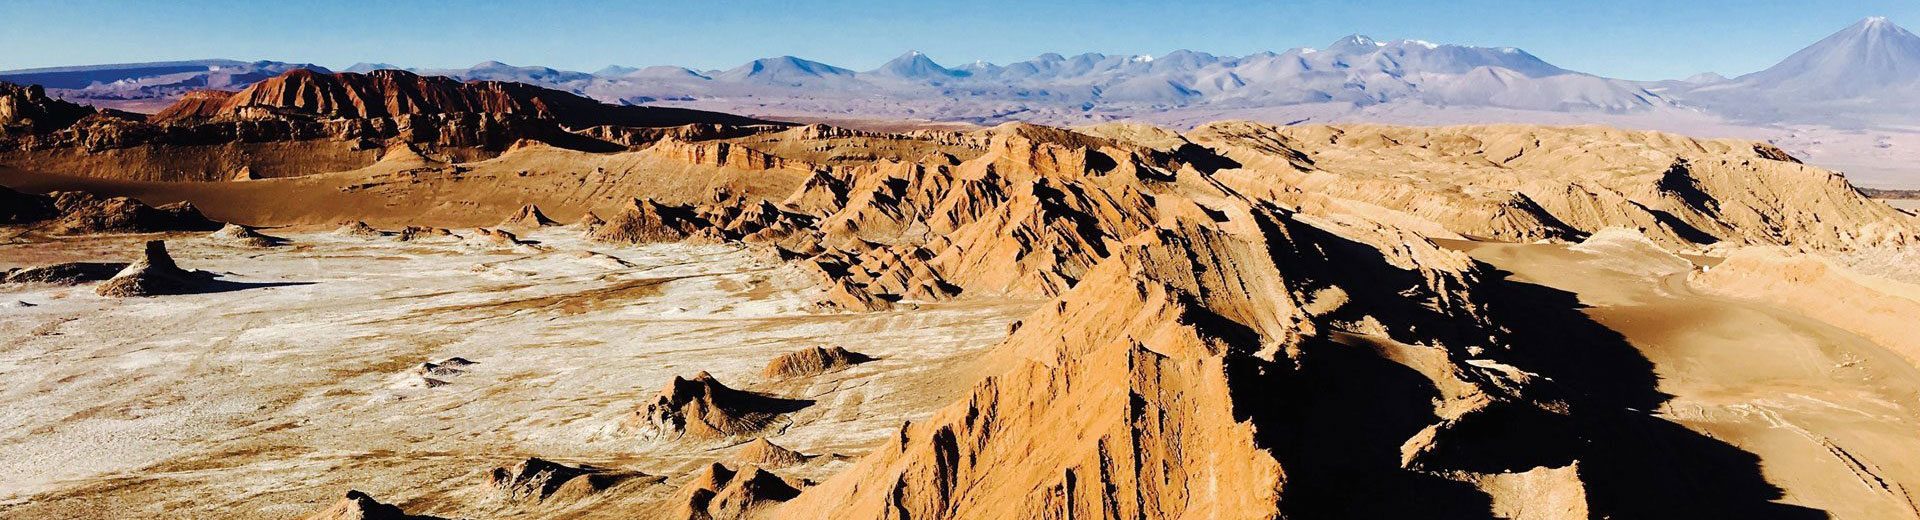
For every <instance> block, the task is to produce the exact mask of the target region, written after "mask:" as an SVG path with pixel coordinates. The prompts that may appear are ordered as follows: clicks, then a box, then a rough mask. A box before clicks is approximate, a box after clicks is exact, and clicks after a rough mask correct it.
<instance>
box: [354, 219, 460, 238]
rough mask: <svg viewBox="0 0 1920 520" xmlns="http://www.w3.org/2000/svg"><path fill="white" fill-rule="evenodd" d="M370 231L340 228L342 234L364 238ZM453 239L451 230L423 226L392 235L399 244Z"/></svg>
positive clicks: (375, 232)
mask: <svg viewBox="0 0 1920 520" xmlns="http://www.w3.org/2000/svg"><path fill="white" fill-rule="evenodd" d="M359 224H364V223H359ZM371 229H372V228H366V229H359V228H352V229H348V228H342V230H343V233H342V234H349V235H361V236H366V233H367V232H368V231H369V230H371ZM372 234H373V235H379V234H380V232H379V231H372ZM453 237H454V235H453V230H450V229H447V228H436V227H424V226H407V227H404V228H401V229H400V233H399V234H397V235H394V239H396V240H399V241H401V242H412V241H415V240H421V239H426V238H453Z"/></svg>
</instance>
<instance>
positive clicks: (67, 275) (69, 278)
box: [0, 262, 127, 285]
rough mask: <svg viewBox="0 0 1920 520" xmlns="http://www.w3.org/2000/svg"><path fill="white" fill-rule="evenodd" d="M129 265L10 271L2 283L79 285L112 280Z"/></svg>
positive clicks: (82, 264) (70, 265) (0, 278)
mask: <svg viewBox="0 0 1920 520" xmlns="http://www.w3.org/2000/svg"><path fill="white" fill-rule="evenodd" d="M126 267H127V264H116V263H105V262H67V263H59V264H51V265H43V266H36V267H24V268H18V269H8V270H7V272H6V275H5V276H0V281H4V282H6V283H48V284H55V285H79V284H83V283H87V282H98V281H101V280H106V279H108V278H112V277H113V275H114V274H115V273H119V272H120V270H122V269H126Z"/></svg>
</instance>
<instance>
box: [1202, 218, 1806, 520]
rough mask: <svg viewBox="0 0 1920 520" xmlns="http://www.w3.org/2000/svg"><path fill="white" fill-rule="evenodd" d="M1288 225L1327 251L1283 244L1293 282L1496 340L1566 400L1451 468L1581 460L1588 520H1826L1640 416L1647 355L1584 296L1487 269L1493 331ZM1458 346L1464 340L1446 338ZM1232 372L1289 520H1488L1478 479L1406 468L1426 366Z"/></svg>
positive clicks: (1338, 358) (1412, 278)
mask: <svg viewBox="0 0 1920 520" xmlns="http://www.w3.org/2000/svg"><path fill="white" fill-rule="evenodd" d="M1269 225H1285V224H1269ZM1285 226H1286V227H1287V229H1286V232H1287V233H1288V234H1290V235H1292V236H1293V237H1294V238H1295V240H1296V241H1298V242H1301V243H1311V244H1312V245H1314V246H1317V250H1319V251H1322V252H1323V254H1324V257H1323V258H1301V255H1297V254H1295V255H1289V254H1288V253H1286V252H1282V251H1278V250H1276V254H1275V260H1276V261H1279V262H1281V269H1282V270H1283V272H1286V273H1287V274H1288V276H1289V277H1295V278H1302V277H1306V278H1311V279H1317V280H1323V281H1328V282H1333V283H1335V284H1339V285H1341V286H1342V287H1344V288H1346V289H1347V290H1348V292H1349V293H1350V294H1351V295H1352V297H1353V301H1354V302H1355V303H1356V304H1358V305H1351V307H1356V308H1359V309H1362V310H1365V311H1367V312H1370V313H1373V314H1372V315H1373V316H1374V317H1376V318H1378V319H1379V320H1380V321H1381V322H1383V323H1386V324H1388V325H1387V327H1388V329H1389V330H1393V331H1395V332H1394V336H1396V337H1402V334H1403V333H1405V334H1409V335H1408V336H1405V337H1417V338H1436V339H1439V340H1441V341H1442V342H1444V343H1445V344H1448V345H1453V346H1455V347H1456V348H1458V347H1461V346H1465V345H1473V344H1485V342H1486V339H1485V338H1486V337H1487V336H1488V335H1492V336H1495V337H1497V338H1499V339H1500V341H1501V342H1502V343H1505V344H1507V345H1511V346H1512V347H1513V348H1512V352H1511V353H1509V354H1506V355H1501V354H1498V353H1494V354H1489V357H1495V358H1496V359H1497V360H1498V361H1500V362H1503V363H1507V364H1511V365H1514V366H1517V367H1519V368H1521V369H1523V370H1526V371H1529V372H1533V373H1535V374H1539V375H1543V376H1546V377H1547V378H1550V379H1552V380H1553V381H1555V382H1557V383H1558V385H1557V388H1553V387H1546V388H1543V389H1542V390H1545V391H1549V392H1550V393H1552V394H1554V395H1550V396H1546V397H1550V398H1557V399H1563V400H1565V401H1566V402H1567V403H1568V404H1569V405H1570V407H1571V409H1572V413H1571V414H1570V416H1551V417H1543V416H1546V415H1548V414H1526V413H1520V414H1512V415H1506V416H1499V418H1497V419H1493V420H1492V421H1491V424H1487V421H1482V422H1481V423H1478V424H1476V426H1475V429H1474V430H1473V431H1471V432H1470V433H1465V437H1464V438H1467V439H1469V441H1468V442H1469V443H1471V444H1474V446H1470V447H1468V448H1467V449H1466V450H1465V453H1466V454H1467V456H1466V457H1450V458H1452V459H1454V460H1452V461H1450V463H1449V464H1448V466H1451V467H1452V468H1453V469H1461V470H1470V471H1474V472H1478V473H1501V472H1509V471H1511V472H1520V471H1527V470H1529V469H1533V468H1536V467H1564V466H1566V464H1568V463H1570V462H1573V461H1578V464H1579V477H1580V480H1581V481H1582V482H1583V483H1584V484H1585V487H1586V492H1587V503H1588V506H1589V508H1590V510H1591V511H1590V515H1591V516H1592V517H1593V518H1635V519H1645V518H1656V519H1659V518H1674V519H1682V518H1684V519H1697V518H1747V519H1817V518H1826V517H1827V515H1826V514H1825V513H1824V512H1822V511H1818V510H1813V509H1808V508H1803V507H1798V506H1792V505H1785V504H1779V503H1775V502H1773V501H1774V500H1777V499H1779V498H1780V497H1781V495H1782V492H1781V490H1780V489H1779V488H1777V487H1775V486H1773V485H1772V484H1770V483H1768V482H1767V481H1766V480H1765V479H1764V478H1763V477H1762V474H1761V472H1760V461H1759V458H1758V457H1756V456H1755V455H1753V454H1751V453H1748V452H1745V451H1742V450H1740V449H1739V448H1737V447H1734V446H1732V445H1729V444H1727V443H1724V442H1721V441H1719V440H1716V439H1714V438H1711V437H1708V436H1705V435H1702V434H1700V433H1697V432H1694V431H1692V430H1689V429H1687V428H1685V427H1683V426H1681V425H1678V424H1675V423H1672V422H1669V421H1667V420H1664V419H1661V418H1658V417H1655V416H1652V415H1650V414H1649V413H1647V412H1645V411H1646V410H1655V409H1658V407H1659V405H1660V404H1661V403H1663V402H1665V401H1666V400H1668V399H1670V398H1671V396H1669V395H1666V394H1662V393H1660V392H1659V391H1658V389H1657V386H1656V385H1657V383H1658V377H1657V376H1656V375H1655V373H1654V366H1653V364H1652V362H1650V361H1649V360H1647V358H1645V357H1644V356H1643V355H1642V354H1641V353H1640V351H1639V350H1638V349H1636V348H1634V346H1633V345H1631V344H1630V343H1628V342H1627V340H1626V338H1625V337H1623V336H1621V335H1620V334H1618V333H1616V332H1614V331H1613V330H1611V329H1608V328H1606V327H1605V326H1603V325H1601V324H1599V323H1597V322H1595V321H1593V320H1592V319H1590V318H1589V317H1588V316H1587V315H1586V314H1584V313H1583V312H1581V304H1580V303H1579V301H1578V299H1577V298H1576V297H1575V295H1574V294H1572V293H1569V292H1566V291H1561V290H1557V289H1553V288H1549V287H1545V286H1540V285H1535V284H1529V283H1524V282H1519V281H1515V280H1512V279H1510V273H1506V272H1504V271H1498V270H1496V269H1493V268H1492V267H1491V266H1486V265H1484V264H1482V265H1481V268H1482V269H1483V273H1484V274H1485V277H1484V278H1483V280H1482V281H1481V282H1479V286H1478V287H1474V288H1472V292H1473V294H1474V295H1475V297H1476V298H1477V299H1478V300H1479V301H1480V303H1481V304H1483V305H1484V309H1483V312H1485V313H1486V319H1485V321H1486V322H1487V323H1493V324H1499V326H1500V329H1501V330H1486V329H1483V328H1479V327H1477V326H1472V325H1471V323H1472V320H1471V319H1469V318H1463V317H1460V316H1458V315H1449V314H1446V313H1443V312H1441V311H1437V310H1435V309H1433V308H1430V307H1427V306H1424V305H1422V304H1420V303H1419V302H1417V301H1414V300H1413V299H1411V298H1407V297H1405V296H1403V295H1411V294H1418V293H1419V291H1420V288H1421V287H1423V286H1424V284H1425V283H1426V282H1425V278H1424V277H1423V276H1421V275H1420V274H1419V273H1416V272H1412V271H1406V270H1402V269H1400V268H1397V267H1394V266H1392V265H1390V264H1388V263H1386V261H1385V260H1384V259H1383V258H1381V256H1380V254H1379V252H1378V251H1377V250H1376V249H1375V248H1373V247H1372V246H1369V245H1365V244H1359V243H1355V242H1352V241H1349V240H1346V239H1344V238H1342V237H1339V236H1336V235H1333V234H1330V233H1326V232H1324V231H1321V230H1318V229H1314V228H1310V227H1306V226H1298V225H1285ZM1269 235H1270V236H1272V234H1271V233H1269ZM1408 291H1412V292H1408ZM1395 299H1398V300H1399V301H1398V302H1395V301H1392V300H1395ZM1473 334H1479V341H1477V342H1475V341H1472V339H1473V337H1472V335H1473ZM1455 339H1457V340H1460V341H1465V342H1464V343H1453V342H1450V340H1455ZM1454 356H1455V359H1459V358H1460V357H1461V356H1464V354H1463V353H1455V354H1454ZM1228 371H1229V374H1228V375H1229V378H1231V379H1232V380H1234V382H1233V384H1232V388H1233V389H1234V392H1235V395H1234V402H1235V408H1236V412H1237V413H1239V414H1240V415H1241V417H1242V419H1244V420H1250V421H1252V422H1253V423H1254V426H1255V428H1256V430H1255V431H1256V432H1257V433H1256V437H1257V438H1256V440H1257V442H1258V443H1259V444H1260V445H1261V446H1262V447H1264V448H1268V449H1270V450H1272V451H1273V453H1274V455H1275V457H1276V458H1277V459H1278V460H1279V461H1280V464H1281V467H1282V468H1283V469H1284V471H1285V472H1286V475H1287V477H1286V484H1285V488H1284V491H1283V494H1282V497H1281V503H1280V507H1281V510H1282V511H1283V512H1284V513H1285V514H1286V515H1287V516H1289V517H1292V518H1493V512H1492V509H1491V507H1492V500H1491V497H1489V496H1488V495H1487V494H1485V493H1484V492H1482V491H1480V490H1479V489H1477V488H1476V487H1475V486H1473V485H1471V484H1468V483H1465V482H1461V481H1456V480H1452V479H1449V478H1444V477H1442V476H1439V475H1438V474H1436V473H1428V472H1422V471H1416V470H1412V469H1406V468H1404V467H1403V462H1402V454H1401V446H1402V445H1403V444H1404V443H1406V442H1407V440H1408V439H1409V438H1410V437H1413V436H1414V435H1416V434H1417V433H1419V432H1420V431H1421V430H1422V429H1423V428H1425V427H1427V426H1428V425H1430V424H1434V423H1436V422H1438V421H1439V418H1438V417H1436V415H1435V413H1434V409H1435V403H1436V402H1437V399H1439V398H1440V397H1441V392H1440V390H1439V389H1438V388H1436V386H1435V383H1434V381H1433V380H1432V379H1430V378H1428V377H1427V376H1426V375H1424V374H1422V373H1421V372H1419V371H1416V370H1414V369H1413V368H1410V367H1409V366H1408V365H1405V364H1402V363H1401V362H1396V361H1394V360H1391V359H1388V358H1386V357H1383V356H1382V355H1381V354H1379V353H1377V352H1376V351H1375V350H1374V349H1371V348H1366V347H1365V346H1354V345H1347V344H1342V343H1336V342H1335V341H1333V340H1331V339H1320V340H1311V341H1309V342H1308V343H1307V344H1306V345H1304V346H1303V347H1302V349H1301V353H1300V357H1299V361H1298V366H1297V367H1289V366H1286V363H1285V361H1284V360H1283V361H1282V362H1281V363H1278V364H1269V363H1264V362H1261V361H1259V360H1256V359H1251V358H1238V359H1230V362H1229V365H1228ZM1456 433H1462V432H1456ZM1458 453H1459V452H1456V454H1458Z"/></svg>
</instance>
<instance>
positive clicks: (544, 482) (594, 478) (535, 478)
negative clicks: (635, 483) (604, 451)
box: [486, 458, 648, 503]
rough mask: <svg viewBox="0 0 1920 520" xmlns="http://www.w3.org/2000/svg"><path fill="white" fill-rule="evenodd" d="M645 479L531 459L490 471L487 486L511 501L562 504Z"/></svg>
mask: <svg viewBox="0 0 1920 520" xmlns="http://www.w3.org/2000/svg"><path fill="white" fill-rule="evenodd" d="M641 478H648V475H646V474H644V473H639V472H630V471H615V470H609V469H605V468H598V467H593V466H586V465H580V466H570V465H566V464H561V463H557V462H553V461H548V460H545V459H539V458H528V459H526V460H523V461H520V462H518V463H515V464H513V465H511V466H501V467H497V468H494V469H492V470H491V471H488V472H487V478H486V486H487V487H488V488H489V489H491V490H492V491H493V492H495V493H497V494H498V496H500V497H502V498H504V499H506V500H509V501H517V502H534V503H541V502H556V503H558V502H570V501H577V500H580V499H583V498H587V497H590V496H593V495H596V494H599V493H601V492H603V491H606V490H607V489H608V488H612V487H613V486H615V485H618V484H620V483H621V482H625V481H627V480H631V479H641Z"/></svg>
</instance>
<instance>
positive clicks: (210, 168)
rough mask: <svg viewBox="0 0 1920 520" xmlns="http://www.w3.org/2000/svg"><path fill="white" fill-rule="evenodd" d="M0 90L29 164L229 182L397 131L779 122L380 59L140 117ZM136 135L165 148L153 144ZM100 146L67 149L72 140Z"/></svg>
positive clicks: (725, 130)
mask: <svg viewBox="0 0 1920 520" xmlns="http://www.w3.org/2000/svg"><path fill="white" fill-rule="evenodd" d="M4 87H5V90H4V91H0V124H5V125H6V126H5V131H4V132H0V160H3V161H5V162H9V163H18V164H22V165H25V166H29V167H31V168H33V169H44V170H54V171H58V172H60V173H65V174H72V175H85V176H93V177H108V178H116V179H127V180H229V179H235V178H260V177H276V176H285V175H296V174H298V173H296V172H305V173H311V172H313V171H339V170H351V169H355V168H360V167H364V166H367V165H369V164H372V163H374V162H375V161H376V160H378V159H379V158H380V157H381V154H382V151H383V150H386V149H387V148H388V147H389V145H390V144H394V143H405V144H408V145H413V146H416V147H420V148H423V149H427V150H429V151H432V152H433V153H435V154H437V155H444V156H450V157H457V158H467V159H472V158H486V157H491V156H494V155H497V154H499V153H501V152H503V151H505V150H507V149H508V148H509V147H511V146H513V145H514V144H515V143H519V142H523V141H537V142H543V143H546V144H550V145H555V146H560V147H565V148H574V149H581V150H593V151H615V150H623V149H626V148H627V147H629V146H638V145H644V144H650V143H652V142H655V141H658V140H662V139H669V138H715V137H724V136H735V135H742V134H745V133H750V132H754V131H758V129H762V128H777V127H782V126H784V125H783V124H780V123H774V122H770V121H765V120H759V119H753V118H748V117H741V116H734V115H730V114H722V113H717V112H704V111H698V110H687V109H677V108H662V107H638V106H624V105H609V104H604V103H600V102H598V101H594V100H592V99H588V98H584V97H580V96H577V95H574V94H570V93H566V92H561V91H558V90H552V89H546V88H541V87H535V86H532V85H526V84H520V83H506V82H494V81H473V82H461V81H458V80H454V79H451V78H445V77H436V76H420V75H416V74H413V73H410V72H406V71H399V70H381V71H375V72H372V73H368V74H356V73H339V74H328V73H322V72H315V71H313V70H309V69H294V70H291V71H288V72H286V73H284V74H282V75H280V76H276V77H273V78H268V79H266V80H264V81H260V82H257V83H254V84H253V85H251V86H249V87H247V88H246V89H244V90H241V91H238V92H217V91H209V92H200V93H193V94H190V95H188V96H186V97H184V98H182V99H181V100H180V101H179V102H178V103H176V104H175V105H173V106H170V107H168V108H167V109H165V110H162V111H161V112H159V113H157V114H155V115H154V116H153V117H151V118H139V117H134V116H128V115H125V114H119V113H100V112H96V111H94V110H93V109H91V108H86V107H79V106H77V105H72V104H70V103H65V102H61V101H57V100H51V99H47V98H46V97H45V95H44V94H42V93H39V92H40V91H39V90H38V89H37V87H20V86H14V85H4ZM148 146H162V147H167V149H165V150H155V149H150V148H147V147H148ZM75 151H85V152H88V153H89V154H94V155H101V156H111V157H110V160H99V159H93V160H89V159H88V158H86V157H75V156H73V155H72V154H73V152H75Z"/></svg>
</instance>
